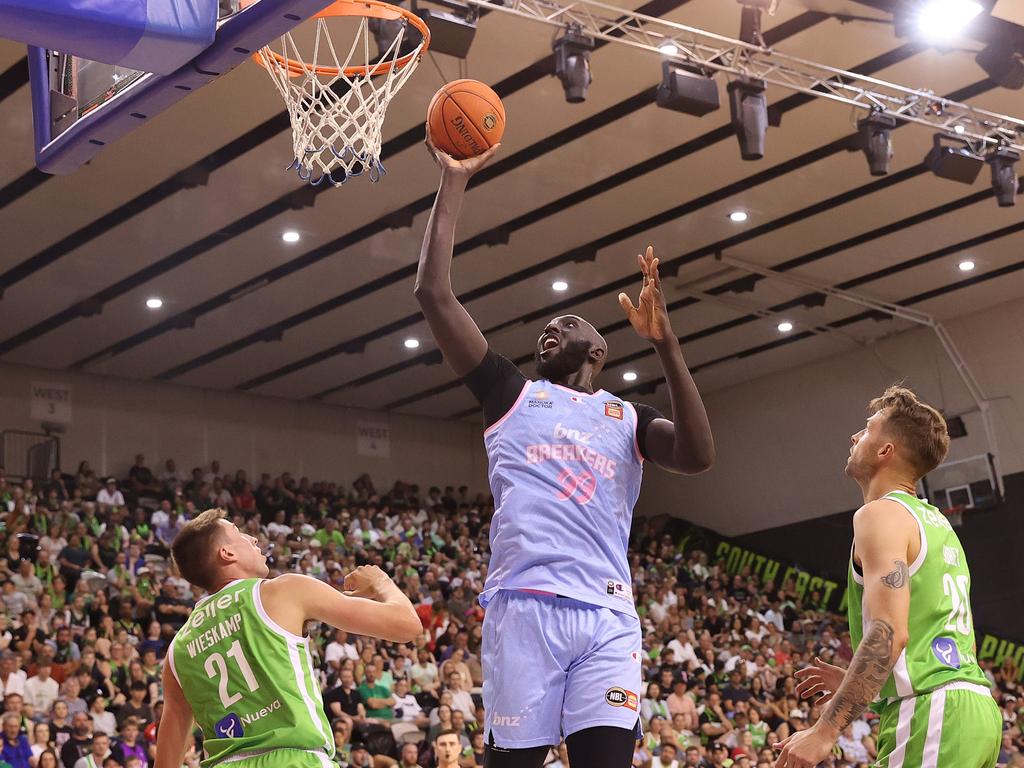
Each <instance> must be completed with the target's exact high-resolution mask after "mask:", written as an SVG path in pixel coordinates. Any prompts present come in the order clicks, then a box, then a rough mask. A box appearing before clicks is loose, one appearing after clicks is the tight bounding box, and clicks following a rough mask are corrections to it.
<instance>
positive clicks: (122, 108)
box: [0, 0, 329, 174]
mask: <svg viewBox="0 0 1024 768" xmlns="http://www.w3.org/2000/svg"><path fill="white" fill-rule="evenodd" d="M148 1H149V3H150V4H151V5H152V4H158V3H160V2H166V3H170V2H171V1H172V0H148ZM2 2H3V0H0V3H2ZM239 2H240V0H220V1H219V3H218V4H217V12H218V17H217V20H216V31H215V34H214V36H213V42H212V44H210V45H209V46H207V47H205V48H201V49H200V50H199V52H198V54H197V55H195V56H193V57H192V58H191V59H190V60H188V61H187V63H185V64H183V65H181V66H179V67H178V68H177V69H175V70H174V71H171V72H170V73H169V74H158V73H157V72H155V71H146V70H144V69H135V68H131V67H127V66H124V65H123V64H118V63H106V62H101V61H97V60H94V59H89V58H85V57H81V56H76V55H73V54H69V53H66V52H65V51H61V50H55V49H54V48H50V47H42V46H32V45H30V46H29V56H28V61H29V73H30V77H31V88H32V105H33V110H32V111H33V127H34V134H35V147H36V165H37V166H38V167H39V168H40V170H43V171H45V172H47V173H56V174H63V173H71V172H72V171H74V170H75V169H77V168H79V167H80V166H81V165H83V164H84V163H87V162H88V161H89V160H90V159H91V158H92V157H93V156H95V154H96V153H97V152H99V151H101V150H102V148H103V147H105V146H107V145H108V144H111V143H113V142H115V141H117V140H118V139H120V138H121V137H122V136H125V135H126V134H128V133H130V132H131V131H133V130H135V129H136V128H138V127H139V126H140V125H142V124H143V123H144V122H145V121H147V120H149V119H151V118H152V117H154V116H155V115H157V114H159V113H161V112H163V111H164V110H165V109H167V108H168V107H170V106H172V105H173V104H175V103H176V102H178V101H180V100H181V99H183V98H185V97H186V96H188V95H189V94H190V93H191V92H192V91H195V90H197V89H199V88H202V87H203V86H204V85H206V84H207V83H209V82H211V81H212V80H215V79H216V78H218V77H220V76H221V75H223V74H225V73H227V72H229V71H230V70H232V69H233V68H234V67H236V66H238V65H239V64H241V63H242V62H244V61H246V60H247V59H248V58H249V57H250V56H251V55H252V54H253V53H254V52H255V51H257V50H259V49H260V48H261V47H263V46H264V45H266V44H267V43H268V42H270V41H271V40H275V39H277V38H279V37H280V36H281V35H283V34H284V33H286V32H288V31H289V30H291V29H292V28H293V27H295V26H297V25H298V24H301V23H302V22H303V21H305V20H306V19H309V18H311V17H312V16H314V15H315V14H316V13H318V12H319V11H320V10H321V9H323V8H324V7H325V6H326V5H328V4H329V0H255V1H254V2H249V3H245V2H244V0H243V1H242V5H244V6H245V7H239ZM55 37H56V38H59V37H60V35H56V34H55ZM135 58H136V59H137V58H138V56H137V55H136V57H135ZM120 60H121V59H120V58H119V57H117V56H114V55H113V54H111V57H109V58H108V59H107V61H108V62H109V61H120Z"/></svg>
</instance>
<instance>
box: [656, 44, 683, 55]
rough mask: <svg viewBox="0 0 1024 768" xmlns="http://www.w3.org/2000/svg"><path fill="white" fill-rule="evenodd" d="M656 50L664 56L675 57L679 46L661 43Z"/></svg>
mask: <svg viewBox="0 0 1024 768" xmlns="http://www.w3.org/2000/svg"><path fill="white" fill-rule="evenodd" d="M658 50H659V51H661V52H662V53H663V54H665V55H666V56H675V55H676V54H677V53H679V46H678V45H676V44H675V43H662V44H661V45H659V46H658Z"/></svg>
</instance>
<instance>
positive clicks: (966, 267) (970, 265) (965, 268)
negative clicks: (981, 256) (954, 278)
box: [956, 259, 974, 272]
mask: <svg viewBox="0 0 1024 768" xmlns="http://www.w3.org/2000/svg"><path fill="white" fill-rule="evenodd" d="M956 266H957V268H958V269H959V270H960V271H961V272H971V271H973V270H974V262H973V261H971V260H970V259H967V260H966V261H961V262H960V263H959V264H957V265H956Z"/></svg>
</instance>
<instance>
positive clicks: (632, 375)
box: [622, 371, 637, 381]
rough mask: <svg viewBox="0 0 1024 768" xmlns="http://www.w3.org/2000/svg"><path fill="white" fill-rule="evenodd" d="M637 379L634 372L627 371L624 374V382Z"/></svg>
mask: <svg viewBox="0 0 1024 768" xmlns="http://www.w3.org/2000/svg"><path fill="white" fill-rule="evenodd" d="M636 378H637V377H636V373H634V372H633V371H626V372H625V373H624V374H622V380H623V381H636Z"/></svg>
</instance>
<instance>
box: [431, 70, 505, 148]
mask: <svg viewBox="0 0 1024 768" xmlns="http://www.w3.org/2000/svg"><path fill="white" fill-rule="evenodd" d="M427 131H428V133H429V134H430V140H431V141H432V142H433V143H434V146H435V147H437V148H438V149H440V150H441V151H442V152H445V153H447V154H449V155H451V156H452V157H454V158H455V159H456V160H465V159H466V158H467V157H475V156H476V155H482V154H483V153H484V152H486V151H487V150H488V149H490V148H491V147H492V146H494V145H495V144H497V143H498V142H499V141H501V137H502V134H504V133H505V107H504V106H503V105H502V103H501V99H499V98H498V94H496V93H495V92H494V91H493V90H491V88H490V87H488V86H486V85H484V84H483V83H481V82H480V81H478V80H454V81H452V82H450V83H448V84H446V85H444V86H442V87H441V88H440V89H439V90H438V92H437V93H435V94H434V98H433V99H431V100H430V106H429V107H427Z"/></svg>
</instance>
